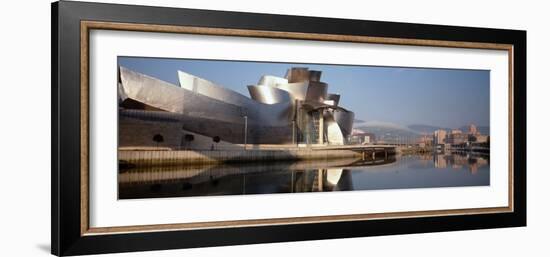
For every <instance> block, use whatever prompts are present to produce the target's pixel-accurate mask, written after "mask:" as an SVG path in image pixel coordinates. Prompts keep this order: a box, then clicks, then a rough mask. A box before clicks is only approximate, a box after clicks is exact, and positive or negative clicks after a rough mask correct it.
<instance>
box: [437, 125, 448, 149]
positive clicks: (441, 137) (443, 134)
mask: <svg viewBox="0 0 550 257" xmlns="http://www.w3.org/2000/svg"><path fill="white" fill-rule="evenodd" d="M446 138H447V131H446V130H444V129H438V130H436V131H434V144H435V145H442V144H445V139H446Z"/></svg>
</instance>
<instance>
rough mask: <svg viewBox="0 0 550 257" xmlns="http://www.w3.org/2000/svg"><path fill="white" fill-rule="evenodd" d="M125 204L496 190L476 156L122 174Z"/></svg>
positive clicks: (126, 171)
mask: <svg viewBox="0 0 550 257" xmlns="http://www.w3.org/2000/svg"><path fill="white" fill-rule="evenodd" d="M118 181H119V184H118V185H119V186H118V193H119V194H118V195H119V199H137V198H158V197H186V196H214V195H243V194H273V193H300V192H331V191H352V190H380V189H384V190H385V189H407V188H411V189H412V188H433V187H457V186H488V185H490V161H489V158H488V156H481V155H476V154H472V153H447V154H434V155H432V154H428V155H398V156H389V157H388V158H384V157H383V156H381V157H377V158H376V159H367V160H357V159H339V160H331V161H319V160H317V161H301V162H287V163H283V162H270V163H249V164H224V165H208V166H184V167H173V166H172V167H151V168H130V169H121V170H120V172H119V175H118Z"/></svg>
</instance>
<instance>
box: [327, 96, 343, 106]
mask: <svg viewBox="0 0 550 257" xmlns="http://www.w3.org/2000/svg"><path fill="white" fill-rule="evenodd" d="M326 100H331V101H334V106H338V103H340V95H339V94H328V95H327V99H326Z"/></svg>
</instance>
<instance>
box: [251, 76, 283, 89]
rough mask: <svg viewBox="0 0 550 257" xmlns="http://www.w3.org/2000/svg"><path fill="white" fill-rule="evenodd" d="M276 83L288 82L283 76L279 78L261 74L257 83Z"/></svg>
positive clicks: (267, 84)
mask: <svg viewBox="0 0 550 257" xmlns="http://www.w3.org/2000/svg"><path fill="white" fill-rule="evenodd" d="M277 84H288V80H287V79H285V78H280V77H276V76H271V75H263V76H262V78H261V79H260V81H259V82H258V85H265V86H270V87H276V86H277Z"/></svg>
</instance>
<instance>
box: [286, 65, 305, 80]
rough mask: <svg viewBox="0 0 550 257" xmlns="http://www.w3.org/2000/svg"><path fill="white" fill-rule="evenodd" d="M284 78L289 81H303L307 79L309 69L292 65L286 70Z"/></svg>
mask: <svg viewBox="0 0 550 257" xmlns="http://www.w3.org/2000/svg"><path fill="white" fill-rule="evenodd" d="M286 78H287V79H288V82H289V83H298V82H305V81H308V80H309V69H308V68H304V67H293V68H290V69H288V70H287V72H286Z"/></svg>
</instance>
